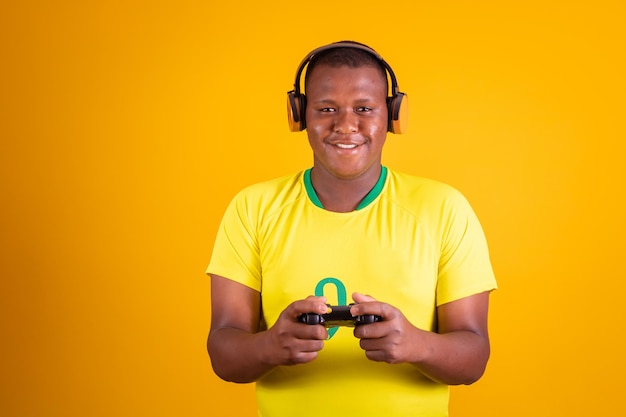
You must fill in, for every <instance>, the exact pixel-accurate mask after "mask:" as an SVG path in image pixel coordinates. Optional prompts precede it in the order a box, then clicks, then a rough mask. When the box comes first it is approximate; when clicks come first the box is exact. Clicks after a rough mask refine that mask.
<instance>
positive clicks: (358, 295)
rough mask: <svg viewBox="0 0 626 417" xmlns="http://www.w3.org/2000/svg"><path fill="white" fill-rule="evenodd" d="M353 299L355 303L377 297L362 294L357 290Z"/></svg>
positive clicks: (373, 299) (372, 299)
mask: <svg viewBox="0 0 626 417" xmlns="http://www.w3.org/2000/svg"><path fill="white" fill-rule="evenodd" d="M352 299H353V300H354V302H355V303H367V302H370V301H376V299H375V298H374V297H372V296H370V295H365V294H361V293H359V292H355V293H353V294H352Z"/></svg>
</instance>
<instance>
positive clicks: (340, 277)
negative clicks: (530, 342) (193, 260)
mask: <svg viewBox="0 0 626 417" xmlns="http://www.w3.org/2000/svg"><path fill="white" fill-rule="evenodd" d="M305 66H306V74H305V91H306V95H305V94H302V93H300V91H299V88H300V87H299V82H300V81H299V80H300V75H301V72H302V71H303V70H304V67H305ZM388 78H389V79H391V88H389V82H388ZM389 90H391V92H390V93H389ZM288 98H289V101H288V102H289V109H288V110H289V112H290V113H289V120H290V127H291V128H292V130H302V129H306V130H307V134H308V139H309V144H310V146H311V149H312V151H313V167H312V168H309V169H306V170H304V171H302V172H300V173H297V174H294V175H289V176H286V177H283V178H279V179H276V180H273V181H268V182H264V183H260V184H256V185H252V186H250V187H248V188H246V189H244V190H243V191H241V192H240V193H239V194H238V195H237V196H235V198H234V199H233V201H232V202H231V204H230V205H229V207H228V209H227V210H226V213H225V214H224V218H223V220H222V222H221V225H220V228H219V231H218V234H217V238H216V241H215V246H214V250H213V255H212V257H211V262H210V264H209V267H208V270H207V272H208V273H209V274H210V275H211V294H212V298H211V305H212V321H211V330H210V333H209V340H208V349H209V355H210V357H211V361H212V364H213V369H214V371H215V372H216V374H217V375H219V376H220V377H221V378H223V379H224V380H227V381H233V382H240V383H246V382H256V383H257V385H256V390H257V401H258V406H259V415H260V416H263V417H282V416H294V415H297V416H313V415H319V414H325V415H331V416H335V415H337V416H339V415H347V414H358V415H362V416H382V415H384V416H445V415H447V408H448V386H449V385H454V384H470V383H473V382H475V381H476V380H478V379H479V378H480V377H481V376H482V374H483V372H484V370H485V366H486V364H487V361H488V358H489V353H490V348H489V337H488V332H487V312H488V299H489V293H490V291H492V290H493V289H495V288H496V281H495V278H494V275H493V271H492V268H491V265H490V261H489V255H488V249H487V244H486V241H485V237H484V234H483V231H482V229H481V227H480V224H479V222H478V219H477V218H476V216H475V215H474V213H473V211H472V209H471V207H470V205H469V204H468V203H467V201H466V200H465V198H464V197H463V196H462V195H461V194H460V193H459V192H458V191H456V190H455V189H453V188H452V187H450V186H447V185H445V184H442V183H439V182H436V181H432V180H428V179H424V178H419V177H414V176H410V175H406V174H402V173H400V172H396V171H393V170H391V169H388V168H387V167H385V166H384V165H382V161H381V158H382V150H383V146H384V144H385V140H386V136H387V133H388V131H392V132H396V133H401V131H403V130H404V128H405V127H404V126H405V124H406V121H405V120H401V119H402V118H403V117H406V100H407V98H406V96H405V95H404V94H403V93H400V92H399V91H398V88H397V81H396V79H395V74H393V71H392V70H391V68H390V67H389V65H388V64H387V63H386V62H385V61H384V60H383V59H382V58H381V57H380V56H379V55H378V54H377V53H376V52H375V51H373V50H372V49H370V48H369V47H367V46H365V45H362V44H359V43H354V42H339V43H335V44H331V45H326V46H323V47H321V48H318V49H316V50H315V51H313V52H311V53H310V54H308V55H307V57H306V58H305V59H304V60H303V62H302V64H301V65H300V67H299V69H298V71H297V75H296V85H295V90H294V91H292V92H290V93H289V96H288ZM348 294H351V298H352V299H351V300H348ZM365 294H369V295H365ZM351 303H354V305H353V306H352V307H351V308H350V310H349V311H350V313H351V314H352V315H354V316H359V317H360V316H368V317H376V318H377V320H376V322H374V323H369V324H362V325H355V327H343V326H342V327H339V328H338V327H327V326H324V325H323V324H315V325H311V324H307V323H303V320H302V317H303V315H307V314H311V313H313V314H314V315H315V316H317V315H319V317H326V316H324V314H326V313H328V312H329V307H328V305H327V304H330V305H340V306H346V305H349V304H351ZM348 322H349V320H348Z"/></svg>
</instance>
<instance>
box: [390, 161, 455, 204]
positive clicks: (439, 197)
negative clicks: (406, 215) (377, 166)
mask: <svg viewBox="0 0 626 417" xmlns="http://www.w3.org/2000/svg"><path fill="white" fill-rule="evenodd" d="M387 186H388V191H389V196H390V198H392V199H393V200H394V201H395V202H396V203H397V204H400V205H402V206H407V208H409V207H415V206H418V207H433V208H440V207H441V206H450V205H452V206H456V205H466V204H467V200H466V198H465V196H464V195H463V194H462V193H461V192H460V191H459V190H457V189H456V188H455V187H453V186H451V185H449V184H446V183H444V182H441V181H437V180H433V179H430V178H424V177H419V176H415V175H411V174H406V173H403V172H398V171H394V170H389V174H388V183H387Z"/></svg>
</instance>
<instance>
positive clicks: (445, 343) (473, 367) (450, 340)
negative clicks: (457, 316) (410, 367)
mask: <svg viewBox="0 0 626 417" xmlns="http://www.w3.org/2000/svg"><path fill="white" fill-rule="evenodd" d="M418 331H419V332H420V333H422V334H421V335H420V336H419V337H418V338H419V339H421V341H419V342H417V343H419V344H420V345H421V346H423V348H422V347H420V348H419V351H420V352H421V353H420V355H418V356H419V359H418V360H417V361H416V362H414V365H415V366H416V367H417V368H418V369H419V370H420V371H421V372H422V373H423V374H424V375H426V376H428V377H429V378H431V379H432V380H434V381H437V382H441V383H443V384H447V385H461V384H466V385H469V384H471V383H474V382H476V381H477V380H478V379H479V378H480V377H481V376H482V375H483V373H484V372H485V367H486V366H487V361H488V360H489V353H490V347H489V340H488V339H487V338H486V337H484V336H482V335H480V334H477V333H474V332H472V331H467V330H463V331H454V332H450V333H444V334H437V333H431V332H425V331H422V330H418Z"/></svg>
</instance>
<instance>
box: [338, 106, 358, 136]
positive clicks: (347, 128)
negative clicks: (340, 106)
mask: <svg viewBox="0 0 626 417" xmlns="http://www.w3.org/2000/svg"><path fill="white" fill-rule="evenodd" d="M358 127H359V120H358V116H357V114H356V113H355V112H353V111H352V110H340V111H338V112H337V117H336V118H335V126H334V131H335V133H340V134H342V135H347V134H350V133H354V132H356V131H358Z"/></svg>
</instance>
